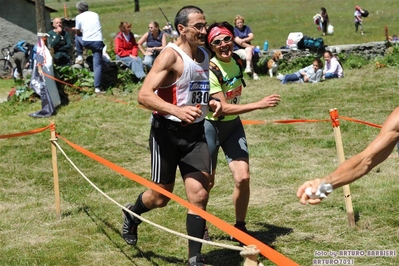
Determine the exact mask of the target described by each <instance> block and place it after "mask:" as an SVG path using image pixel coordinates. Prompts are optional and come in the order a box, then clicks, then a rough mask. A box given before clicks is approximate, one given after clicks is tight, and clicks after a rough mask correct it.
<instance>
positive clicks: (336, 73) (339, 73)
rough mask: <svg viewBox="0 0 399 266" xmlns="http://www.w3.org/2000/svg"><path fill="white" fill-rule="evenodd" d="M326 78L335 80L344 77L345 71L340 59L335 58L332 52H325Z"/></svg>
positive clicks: (324, 72)
mask: <svg viewBox="0 0 399 266" xmlns="http://www.w3.org/2000/svg"><path fill="white" fill-rule="evenodd" d="M324 60H325V65H324V71H323V74H324V78H325V79H333V78H343V77H344V69H343V68H342V65H341V62H339V60H338V58H337V57H335V56H333V54H332V53H331V52H330V51H325V52H324Z"/></svg>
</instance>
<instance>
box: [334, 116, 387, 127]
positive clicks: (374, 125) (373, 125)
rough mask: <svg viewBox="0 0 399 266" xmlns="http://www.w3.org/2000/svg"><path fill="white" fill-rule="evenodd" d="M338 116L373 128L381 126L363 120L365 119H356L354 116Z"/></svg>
mask: <svg viewBox="0 0 399 266" xmlns="http://www.w3.org/2000/svg"><path fill="white" fill-rule="evenodd" d="M339 117H340V118H342V119H343V120H347V121H352V122H356V123H360V124H364V125H368V126H372V127H375V128H382V126H381V125H377V124H373V123H369V122H365V121H362V120H358V119H354V118H350V117H346V116H342V115H340V116H339Z"/></svg>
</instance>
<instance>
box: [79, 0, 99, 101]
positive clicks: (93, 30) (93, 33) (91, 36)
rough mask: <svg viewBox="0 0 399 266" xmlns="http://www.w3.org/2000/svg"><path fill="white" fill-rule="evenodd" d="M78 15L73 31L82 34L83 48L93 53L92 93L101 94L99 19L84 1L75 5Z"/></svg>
mask: <svg viewBox="0 0 399 266" xmlns="http://www.w3.org/2000/svg"><path fill="white" fill-rule="evenodd" d="M76 8H77V9H78V11H79V15H77V16H76V18H75V29H76V30H77V31H80V32H81V33H82V42H83V47H84V48H86V49H90V50H91V51H92V53H93V70H94V91H95V92H96V93H101V92H102V90H101V77H102V57H103V48H104V46H105V45H104V42H103V36H102V31H101V23H100V18H99V16H98V14H97V13H95V12H92V11H89V5H88V4H87V3H86V2H85V1H80V2H78V3H76Z"/></svg>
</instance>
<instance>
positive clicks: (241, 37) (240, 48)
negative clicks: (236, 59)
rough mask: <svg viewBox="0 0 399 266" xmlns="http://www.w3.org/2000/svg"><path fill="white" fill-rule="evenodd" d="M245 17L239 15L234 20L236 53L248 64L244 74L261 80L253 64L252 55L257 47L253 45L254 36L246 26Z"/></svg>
mask: <svg viewBox="0 0 399 266" xmlns="http://www.w3.org/2000/svg"><path fill="white" fill-rule="evenodd" d="M244 23H245V19H244V17H243V16H240V15H237V16H236V17H235V19H234V25H235V27H234V53H236V54H238V55H239V56H240V57H241V59H242V60H244V61H245V62H246V67H245V70H244V72H245V73H247V74H250V75H252V78H253V79H254V80H259V76H258V74H256V73H255V71H254V66H253V63H252V55H253V53H254V49H255V46H253V45H252V44H251V41H253V39H254V34H253V33H252V30H251V28H250V27H249V26H248V25H245V24H244Z"/></svg>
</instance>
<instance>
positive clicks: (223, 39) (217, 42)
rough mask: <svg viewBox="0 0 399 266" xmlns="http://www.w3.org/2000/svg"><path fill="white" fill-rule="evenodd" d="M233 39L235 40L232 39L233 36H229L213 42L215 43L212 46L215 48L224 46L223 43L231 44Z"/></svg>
mask: <svg viewBox="0 0 399 266" xmlns="http://www.w3.org/2000/svg"><path fill="white" fill-rule="evenodd" d="M232 39H233V38H232V37H231V36H229V35H227V36H225V37H223V38H222V39H216V40H213V42H211V44H212V45H213V46H218V45H221V44H222V41H223V42H224V43H229V42H231V40H232Z"/></svg>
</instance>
